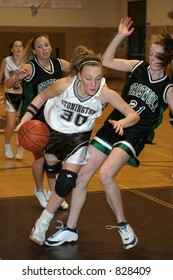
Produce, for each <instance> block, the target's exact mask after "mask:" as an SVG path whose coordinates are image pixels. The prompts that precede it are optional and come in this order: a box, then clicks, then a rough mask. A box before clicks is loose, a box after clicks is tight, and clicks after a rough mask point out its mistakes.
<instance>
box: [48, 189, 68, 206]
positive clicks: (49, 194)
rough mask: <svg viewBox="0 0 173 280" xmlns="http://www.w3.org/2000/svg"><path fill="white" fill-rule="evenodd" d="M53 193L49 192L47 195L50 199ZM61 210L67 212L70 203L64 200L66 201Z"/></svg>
mask: <svg viewBox="0 0 173 280" xmlns="http://www.w3.org/2000/svg"><path fill="white" fill-rule="evenodd" d="M52 193H53V191H48V194H47V195H48V199H49V198H50V197H51V195H52ZM60 208H61V209H62V210H67V209H68V203H67V202H66V201H65V200H64V201H63V202H62V203H61V205H60Z"/></svg>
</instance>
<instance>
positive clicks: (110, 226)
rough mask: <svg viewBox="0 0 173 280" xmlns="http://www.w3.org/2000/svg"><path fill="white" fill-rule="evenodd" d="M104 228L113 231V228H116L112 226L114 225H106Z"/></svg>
mask: <svg viewBox="0 0 173 280" xmlns="http://www.w3.org/2000/svg"><path fill="white" fill-rule="evenodd" d="M105 228H106V229H114V228H117V226H114V225H106V226H105Z"/></svg>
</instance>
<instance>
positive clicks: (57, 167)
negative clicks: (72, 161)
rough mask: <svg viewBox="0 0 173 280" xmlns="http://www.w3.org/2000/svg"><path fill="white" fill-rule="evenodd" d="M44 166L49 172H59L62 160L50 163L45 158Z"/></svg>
mask: <svg viewBox="0 0 173 280" xmlns="http://www.w3.org/2000/svg"><path fill="white" fill-rule="evenodd" d="M43 168H44V170H45V171H46V172H47V173H50V174H58V173H59V172H60V171H61V169H62V162H61V161H60V160H59V161H58V162H57V163H56V164H54V165H49V164H47V162H46V160H45V161H44V164H43Z"/></svg>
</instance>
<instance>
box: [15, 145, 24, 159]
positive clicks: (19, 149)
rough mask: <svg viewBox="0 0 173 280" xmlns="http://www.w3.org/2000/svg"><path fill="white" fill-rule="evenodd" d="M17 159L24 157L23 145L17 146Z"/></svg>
mask: <svg viewBox="0 0 173 280" xmlns="http://www.w3.org/2000/svg"><path fill="white" fill-rule="evenodd" d="M16 159H18V160H21V159H23V148H22V147H21V146H17V151H16Z"/></svg>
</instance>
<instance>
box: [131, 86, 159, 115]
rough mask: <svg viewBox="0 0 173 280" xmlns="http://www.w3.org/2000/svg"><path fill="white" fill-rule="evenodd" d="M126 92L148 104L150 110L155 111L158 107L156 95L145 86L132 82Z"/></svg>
mask: <svg viewBox="0 0 173 280" xmlns="http://www.w3.org/2000/svg"><path fill="white" fill-rule="evenodd" d="M128 94H129V95H133V96H136V97H137V98H140V99H141V100H142V101H144V102H145V103H146V104H147V105H148V106H149V108H150V109H151V111H152V112H155V110H156V108H157V107H158V102H157V101H158V96H157V95H156V94H155V92H154V91H152V90H151V89H150V88H148V87H147V86H144V85H142V84H139V83H133V84H132V85H131V86H130V89H129V93H128Z"/></svg>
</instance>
